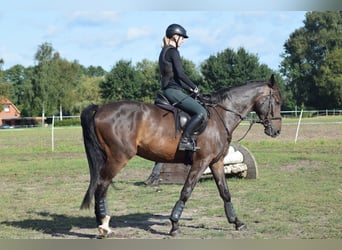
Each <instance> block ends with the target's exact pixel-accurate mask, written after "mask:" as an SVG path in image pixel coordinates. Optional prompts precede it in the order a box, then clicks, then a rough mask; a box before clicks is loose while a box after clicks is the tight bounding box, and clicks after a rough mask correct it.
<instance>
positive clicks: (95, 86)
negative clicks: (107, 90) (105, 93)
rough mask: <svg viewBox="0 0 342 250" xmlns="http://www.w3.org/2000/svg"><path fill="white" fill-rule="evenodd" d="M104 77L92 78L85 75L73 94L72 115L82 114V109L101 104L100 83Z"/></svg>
mask: <svg viewBox="0 0 342 250" xmlns="http://www.w3.org/2000/svg"><path fill="white" fill-rule="evenodd" d="M102 80H103V79H102V77H90V76H87V75H83V76H82V77H81V79H80V81H79V83H78V84H77V86H75V87H74V88H73V90H72V92H71V97H72V99H73V102H72V105H71V107H70V112H71V113H72V114H80V113H81V111H82V109H83V108H85V107H86V106H88V105H89V104H91V103H101V102H102V98H101V95H100V86H99V85H100V82H101V81H102Z"/></svg>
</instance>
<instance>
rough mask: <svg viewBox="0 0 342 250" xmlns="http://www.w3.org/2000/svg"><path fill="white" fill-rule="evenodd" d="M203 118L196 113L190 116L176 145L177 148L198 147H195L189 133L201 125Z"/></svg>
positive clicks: (191, 149) (190, 149) (194, 149)
mask: <svg viewBox="0 0 342 250" xmlns="http://www.w3.org/2000/svg"><path fill="white" fill-rule="evenodd" d="M203 119H204V117H203V115H202V114H198V115H194V116H193V117H192V118H191V120H190V121H189V122H188V123H187V125H186V128H185V129H184V132H183V135H182V138H181V141H180V143H179V146H178V149H179V150H181V151H185V150H189V151H196V149H199V148H198V147H196V145H195V142H193V141H192V139H191V135H192V134H193V133H194V132H195V130H196V129H197V128H198V127H199V126H200V125H201V123H202V122H203Z"/></svg>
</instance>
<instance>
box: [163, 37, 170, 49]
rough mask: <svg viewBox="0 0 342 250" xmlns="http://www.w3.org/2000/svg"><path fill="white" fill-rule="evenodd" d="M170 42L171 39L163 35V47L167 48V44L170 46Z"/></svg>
mask: <svg viewBox="0 0 342 250" xmlns="http://www.w3.org/2000/svg"><path fill="white" fill-rule="evenodd" d="M169 44H170V39H169V38H168V37H167V36H166V35H165V36H164V37H163V45H162V47H163V48H165V47H166V46H168V45H169Z"/></svg>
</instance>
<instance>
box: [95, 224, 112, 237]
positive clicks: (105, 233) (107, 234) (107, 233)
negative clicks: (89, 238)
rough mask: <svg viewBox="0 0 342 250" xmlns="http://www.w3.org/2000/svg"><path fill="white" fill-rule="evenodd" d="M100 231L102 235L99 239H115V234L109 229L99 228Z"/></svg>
mask: <svg viewBox="0 0 342 250" xmlns="http://www.w3.org/2000/svg"><path fill="white" fill-rule="evenodd" d="M98 230H99V233H100V235H99V237H98V238H100V239H104V238H110V237H114V232H113V231H112V230H111V229H110V228H109V227H108V228H107V227H103V226H99V227H98Z"/></svg>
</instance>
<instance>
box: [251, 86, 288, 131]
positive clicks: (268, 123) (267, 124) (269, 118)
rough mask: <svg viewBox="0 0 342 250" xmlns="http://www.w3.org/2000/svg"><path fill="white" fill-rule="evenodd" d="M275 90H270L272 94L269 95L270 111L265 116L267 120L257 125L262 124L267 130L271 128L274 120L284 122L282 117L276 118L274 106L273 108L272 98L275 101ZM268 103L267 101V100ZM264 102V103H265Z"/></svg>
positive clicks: (260, 121)
mask: <svg viewBox="0 0 342 250" xmlns="http://www.w3.org/2000/svg"><path fill="white" fill-rule="evenodd" d="M274 92H275V91H274V90H273V89H272V88H271V89H270V93H269V95H268V110H267V113H266V115H265V118H264V119H263V120H259V121H257V122H256V123H261V124H262V125H264V127H265V128H269V127H270V126H271V121H274V120H280V121H281V120H282V117H281V116H274V106H273V102H272V98H273V99H274ZM265 102H266V100H265ZM265 102H264V103H265Z"/></svg>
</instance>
